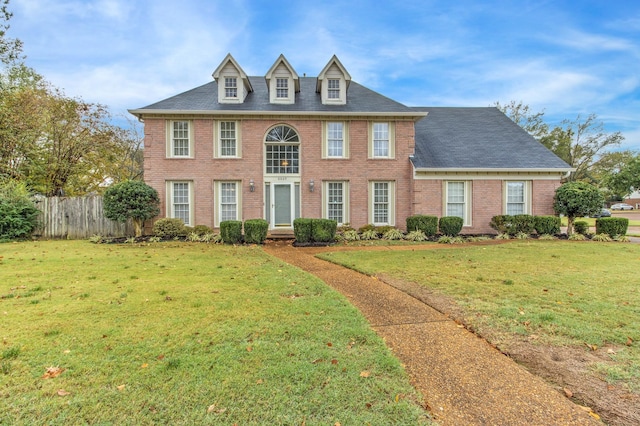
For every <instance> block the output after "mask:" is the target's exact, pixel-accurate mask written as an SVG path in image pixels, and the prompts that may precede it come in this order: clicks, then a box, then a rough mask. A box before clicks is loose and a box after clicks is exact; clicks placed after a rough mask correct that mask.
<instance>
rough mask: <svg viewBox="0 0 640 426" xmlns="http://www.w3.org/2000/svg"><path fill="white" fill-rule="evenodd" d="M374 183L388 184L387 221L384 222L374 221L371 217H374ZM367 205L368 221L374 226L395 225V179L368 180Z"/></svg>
mask: <svg viewBox="0 0 640 426" xmlns="http://www.w3.org/2000/svg"><path fill="white" fill-rule="evenodd" d="M376 183H387V184H388V185H389V186H388V188H389V211H388V212H387V213H388V219H389V221H388V222H386V223H382V222H374V221H373V218H374V209H373V207H374V202H375V197H374V184H376ZM368 206H369V209H368V210H369V214H368V216H369V223H371V224H373V225H375V226H395V225H396V183H395V181H392V180H375V181H369V202H368Z"/></svg>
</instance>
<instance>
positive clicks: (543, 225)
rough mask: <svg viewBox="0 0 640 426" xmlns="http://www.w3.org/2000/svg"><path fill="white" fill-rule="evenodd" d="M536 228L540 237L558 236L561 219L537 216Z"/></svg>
mask: <svg viewBox="0 0 640 426" xmlns="http://www.w3.org/2000/svg"><path fill="white" fill-rule="evenodd" d="M535 218H536V219H535V228H536V232H537V233H538V235H545V234H546V235H556V234H559V233H560V223H561V221H560V217H558V216H536V217H535Z"/></svg>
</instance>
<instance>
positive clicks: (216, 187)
mask: <svg viewBox="0 0 640 426" xmlns="http://www.w3.org/2000/svg"><path fill="white" fill-rule="evenodd" d="M223 183H234V184H235V185H236V218H235V219H233V220H242V188H243V185H242V181H239V180H216V181H214V182H213V195H214V212H213V216H214V227H216V228H219V227H220V222H221V221H220V215H221V206H222V203H221V199H220V194H221V192H222V189H221V188H222V184H223Z"/></svg>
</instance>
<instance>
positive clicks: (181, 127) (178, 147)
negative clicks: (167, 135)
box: [172, 121, 189, 157]
mask: <svg viewBox="0 0 640 426" xmlns="http://www.w3.org/2000/svg"><path fill="white" fill-rule="evenodd" d="M172 140H173V155H174V156H177V157H186V156H189V122H188V121H174V122H173V138H172Z"/></svg>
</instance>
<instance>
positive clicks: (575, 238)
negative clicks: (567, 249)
mask: <svg viewBox="0 0 640 426" xmlns="http://www.w3.org/2000/svg"><path fill="white" fill-rule="evenodd" d="M586 239H587V237H585V236H584V235H582V234H578V233H573V234H571V235H569V240H570V241H585V240H586Z"/></svg>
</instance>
